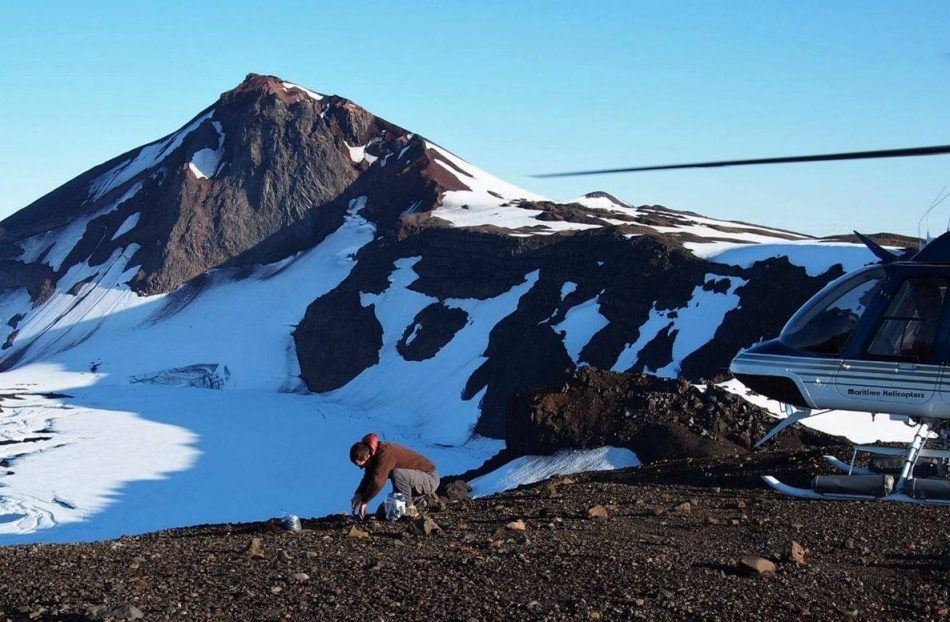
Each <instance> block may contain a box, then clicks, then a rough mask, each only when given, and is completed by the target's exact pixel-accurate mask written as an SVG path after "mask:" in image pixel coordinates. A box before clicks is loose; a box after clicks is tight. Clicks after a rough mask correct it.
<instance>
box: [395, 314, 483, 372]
mask: <svg viewBox="0 0 950 622" xmlns="http://www.w3.org/2000/svg"><path fill="white" fill-rule="evenodd" d="M466 319H468V314H467V313H466V312H465V311H463V310H462V309H456V308H452V307H446V306H445V305H444V304H442V303H433V304H431V305H429V306H428V307H426V308H425V309H423V310H422V311H420V312H419V313H418V314H416V317H415V318H413V320H412V324H410V325H409V326H407V327H406V331H405V332H404V333H403V335H402V339H400V340H399V343H397V344H396V349H397V350H398V351H399V354H401V355H402V357H403V358H404V359H406V360H407V361H424V360H426V359H430V358H432V357H433V356H435V355H436V354H438V352H439V350H441V349H442V347H443V346H445V345H446V344H447V343H448V342H449V341H451V340H452V337H454V336H455V333H457V332H458V331H459V329H461V328H462V327H463V326H465V320H466Z"/></svg>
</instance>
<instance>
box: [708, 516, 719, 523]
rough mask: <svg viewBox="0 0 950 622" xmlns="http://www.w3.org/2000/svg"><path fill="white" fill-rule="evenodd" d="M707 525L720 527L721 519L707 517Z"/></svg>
mask: <svg viewBox="0 0 950 622" xmlns="http://www.w3.org/2000/svg"><path fill="white" fill-rule="evenodd" d="M706 524H707V525H718V524H719V519H718V518H716V517H715V516H707V517H706Z"/></svg>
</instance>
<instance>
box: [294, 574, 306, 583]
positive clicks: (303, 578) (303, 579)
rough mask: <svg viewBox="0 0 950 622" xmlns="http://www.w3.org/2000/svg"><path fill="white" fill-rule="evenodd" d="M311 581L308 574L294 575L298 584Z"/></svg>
mask: <svg viewBox="0 0 950 622" xmlns="http://www.w3.org/2000/svg"><path fill="white" fill-rule="evenodd" d="M309 580H310V575H308V574H307V573H306V572H297V573H294V581H296V582H297V583H304V582H306V581H309Z"/></svg>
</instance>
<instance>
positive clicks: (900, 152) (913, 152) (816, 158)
mask: <svg viewBox="0 0 950 622" xmlns="http://www.w3.org/2000/svg"><path fill="white" fill-rule="evenodd" d="M947 153H950V145H937V146H933V147H910V148H907V149H881V150H878V151H850V152H846V153H825V154H821V155H805V156H783V157H779V158H756V159H753V160H722V161H718V162H694V163H692V164H662V165H659V166H634V167H628V168H608V169H601V170H592V171H572V172H568V173H547V174H544V175H533V177H572V176H575V175H604V174H607V173H636V172H638V171H663V170H670V169H680V168H719V167H723V166H749V165H753V164H788V163H794V162H828V161H831V160H870V159H874V158H909V157H915V156H932V155H943V154H947Z"/></svg>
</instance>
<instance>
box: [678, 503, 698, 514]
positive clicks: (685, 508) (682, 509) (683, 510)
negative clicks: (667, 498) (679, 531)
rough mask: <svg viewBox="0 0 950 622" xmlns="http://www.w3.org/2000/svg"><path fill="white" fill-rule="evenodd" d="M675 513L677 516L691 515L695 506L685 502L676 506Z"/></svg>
mask: <svg viewBox="0 0 950 622" xmlns="http://www.w3.org/2000/svg"><path fill="white" fill-rule="evenodd" d="M673 511H674V512H676V513H677V514H689V513H690V512H692V511H693V504H692V503H690V502H689V501H684V502H683V503H680V504H679V505H676V506H674V507H673Z"/></svg>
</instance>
